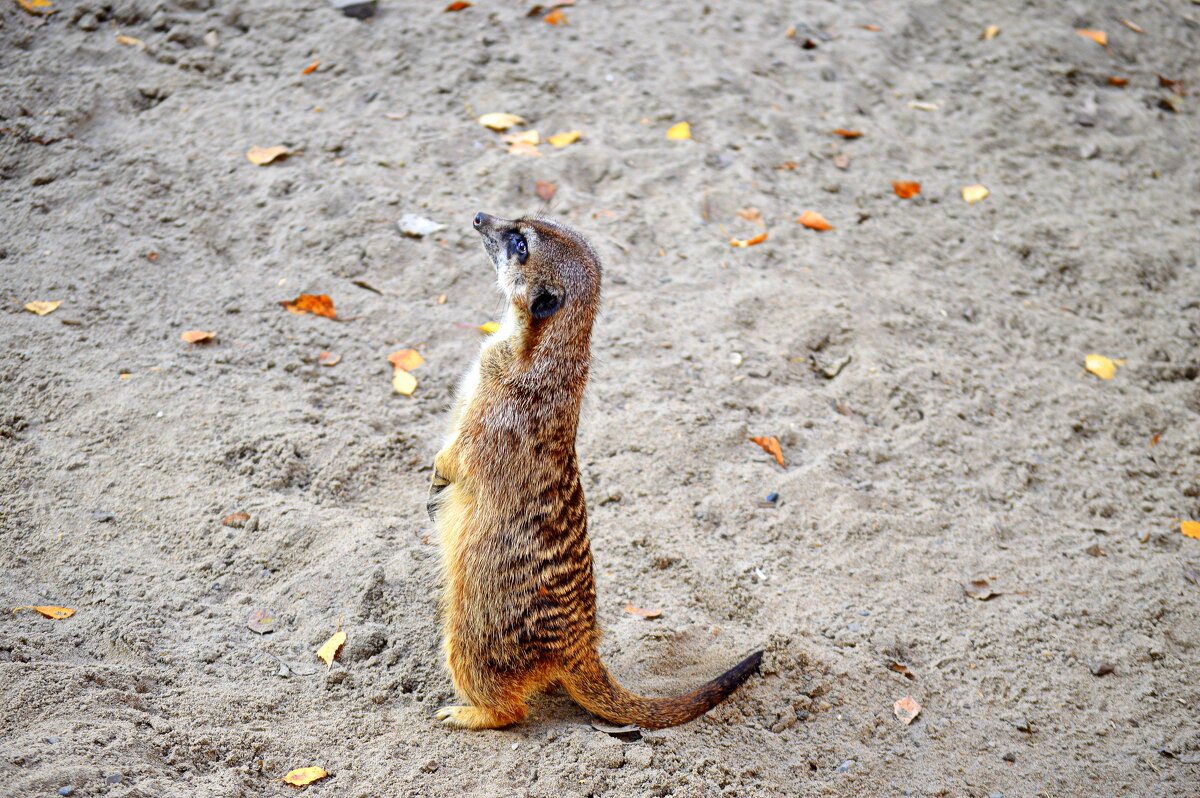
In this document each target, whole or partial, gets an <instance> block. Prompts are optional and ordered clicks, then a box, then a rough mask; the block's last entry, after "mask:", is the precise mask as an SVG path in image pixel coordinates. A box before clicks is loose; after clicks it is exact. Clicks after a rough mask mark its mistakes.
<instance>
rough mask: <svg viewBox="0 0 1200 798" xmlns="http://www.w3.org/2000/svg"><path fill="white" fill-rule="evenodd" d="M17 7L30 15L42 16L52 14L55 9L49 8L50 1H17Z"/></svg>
mask: <svg viewBox="0 0 1200 798" xmlns="http://www.w3.org/2000/svg"><path fill="white" fill-rule="evenodd" d="M17 5H19V6H20V7H21V8H23V9H25V10H26V11H28V12H29V13H30V14H36V15H38V16H44V15H46V14H53V13H54V12H55V11H56V10H57V9H54V8H51V6H52V5H53V3H51V2H50V0H17Z"/></svg>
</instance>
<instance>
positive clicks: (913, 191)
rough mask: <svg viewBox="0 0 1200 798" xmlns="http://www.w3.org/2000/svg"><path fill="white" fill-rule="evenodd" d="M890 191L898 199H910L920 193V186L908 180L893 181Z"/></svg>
mask: <svg viewBox="0 0 1200 798" xmlns="http://www.w3.org/2000/svg"><path fill="white" fill-rule="evenodd" d="M892 190H893V191H895V192H896V196H897V197H899V198H900V199H911V198H913V197H915V196H917V195H918V194H920V193H921V184H920V183H913V182H911V181H908V180H893V181H892Z"/></svg>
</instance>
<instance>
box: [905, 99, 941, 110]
mask: <svg viewBox="0 0 1200 798" xmlns="http://www.w3.org/2000/svg"><path fill="white" fill-rule="evenodd" d="M908 107H909V108H915V109H916V110H918V111H936V110H937V109H938V104H937V103H924V102H917V101H913V102H910V103H909V104H908Z"/></svg>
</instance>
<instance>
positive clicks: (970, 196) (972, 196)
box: [962, 183, 992, 205]
mask: <svg viewBox="0 0 1200 798" xmlns="http://www.w3.org/2000/svg"><path fill="white" fill-rule="evenodd" d="M991 193H992V192H990V191H988V190H987V187H986V186H981V185H979V184H978V183H976V184H975V185H973V186H966V187H965V188H963V190H962V198H963V199H964V200H966V202H967V204H968V205H973V204H975V203H976V202H979V201H980V200H981V199H986V198H987V195H988V194H991Z"/></svg>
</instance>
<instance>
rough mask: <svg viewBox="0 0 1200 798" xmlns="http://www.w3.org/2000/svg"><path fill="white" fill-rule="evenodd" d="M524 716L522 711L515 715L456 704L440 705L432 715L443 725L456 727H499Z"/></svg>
mask: <svg viewBox="0 0 1200 798" xmlns="http://www.w3.org/2000/svg"><path fill="white" fill-rule="evenodd" d="M524 716H525V713H524V712H522V713H520V714H519V715H517V716H513V715H507V716H506V715H501V714H500V713H498V712H495V711H494V710H491V709H486V708H484V707H474V706H464V705H458V706H449V707H442V708H441V709H439V710H438V711H437V715H435V716H434V717H436V718H437V719H438V720H440V721H441V722H442V725H443V726H452V727H454V728H456V729H499V728H502V727H504V726H508V725H509V724H512V723H516V722H517V721H519V720H521V718H523V717H524Z"/></svg>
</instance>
